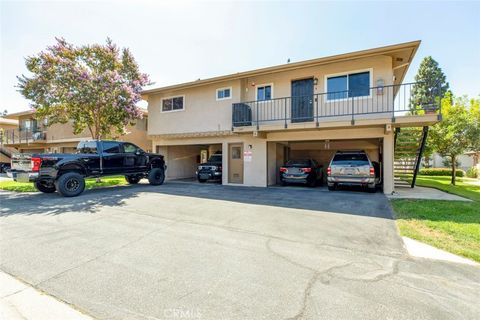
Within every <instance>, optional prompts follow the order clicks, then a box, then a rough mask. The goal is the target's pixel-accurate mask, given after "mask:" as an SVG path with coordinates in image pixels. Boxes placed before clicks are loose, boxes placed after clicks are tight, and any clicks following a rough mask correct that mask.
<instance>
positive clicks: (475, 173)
mask: <svg viewBox="0 0 480 320" xmlns="http://www.w3.org/2000/svg"><path fill="white" fill-rule="evenodd" d="M467 177H469V178H478V169H477V168H475V167H471V168H470V169H468V170H467Z"/></svg>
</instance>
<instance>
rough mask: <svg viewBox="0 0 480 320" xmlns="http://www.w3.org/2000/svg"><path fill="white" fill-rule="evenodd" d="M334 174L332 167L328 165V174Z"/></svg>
mask: <svg viewBox="0 0 480 320" xmlns="http://www.w3.org/2000/svg"><path fill="white" fill-rule="evenodd" d="M331 174H332V168H330V167H328V168H327V176H329V175H331Z"/></svg>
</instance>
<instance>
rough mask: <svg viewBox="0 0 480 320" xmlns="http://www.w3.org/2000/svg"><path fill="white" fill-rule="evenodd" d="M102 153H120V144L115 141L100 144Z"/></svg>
mask: <svg viewBox="0 0 480 320" xmlns="http://www.w3.org/2000/svg"><path fill="white" fill-rule="evenodd" d="M102 146H103V152H105V153H120V143H118V142H115V141H104V142H102Z"/></svg>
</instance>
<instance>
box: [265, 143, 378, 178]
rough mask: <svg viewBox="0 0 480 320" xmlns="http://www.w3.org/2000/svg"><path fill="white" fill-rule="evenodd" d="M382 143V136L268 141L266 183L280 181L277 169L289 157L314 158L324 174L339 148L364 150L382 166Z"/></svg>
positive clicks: (372, 159)
mask: <svg viewBox="0 0 480 320" xmlns="http://www.w3.org/2000/svg"><path fill="white" fill-rule="evenodd" d="M382 145H383V139H382V138H367V139H336V140H311V141H310V140H307V141H275V142H268V148H267V149H268V160H267V167H268V177H267V178H268V185H269V186H272V185H277V184H279V183H280V174H279V169H280V167H281V166H282V165H283V164H284V163H285V162H286V161H288V160H291V159H295V160H297V159H313V160H316V161H317V162H318V163H319V164H321V165H322V166H323V168H324V174H326V168H327V167H328V165H329V163H330V160H331V159H332V157H333V155H334V154H335V152H336V151H341V150H364V151H365V152H367V154H368V155H369V157H370V160H371V161H376V162H379V163H380V168H383V165H382V162H383V156H382ZM382 176H383V174H382ZM324 177H325V176H324Z"/></svg>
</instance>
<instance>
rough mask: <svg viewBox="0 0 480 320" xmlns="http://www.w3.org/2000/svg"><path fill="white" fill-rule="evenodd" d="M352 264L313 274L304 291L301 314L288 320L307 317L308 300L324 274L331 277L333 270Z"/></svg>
mask: <svg viewBox="0 0 480 320" xmlns="http://www.w3.org/2000/svg"><path fill="white" fill-rule="evenodd" d="M352 263H353V262H347V263H344V264H341V265H337V266H333V267H330V268H328V269H326V270H324V271H315V272H313V274H312V277H311V278H310V280H309V281H308V283H307V285H306V287H305V290H304V291H303V300H302V306H301V307H300V310H299V312H298V313H297V314H296V315H295V316H293V317H291V318H287V319H286V320H298V319H302V318H303V317H304V316H305V311H306V310H307V306H308V300H309V299H310V296H311V294H312V290H313V287H314V285H315V283H316V282H317V281H318V280H320V281H321V279H320V277H321V276H322V275H324V274H327V275H330V273H331V272H332V271H333V270H335V269H338V268H343V267H347V266H349V265H351V264H352ZM321 282H322V283H323V284H328V283H325V282H324V281H321Z"/></svg>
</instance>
